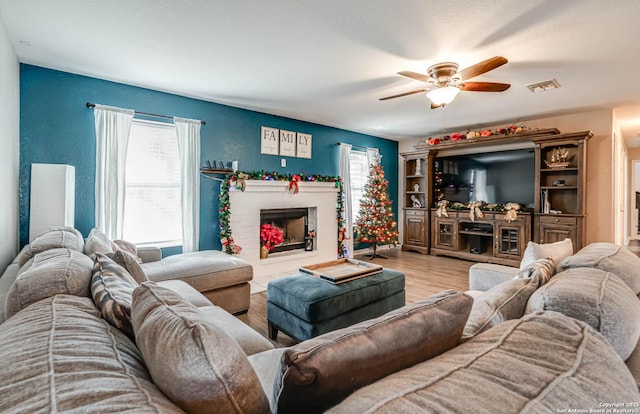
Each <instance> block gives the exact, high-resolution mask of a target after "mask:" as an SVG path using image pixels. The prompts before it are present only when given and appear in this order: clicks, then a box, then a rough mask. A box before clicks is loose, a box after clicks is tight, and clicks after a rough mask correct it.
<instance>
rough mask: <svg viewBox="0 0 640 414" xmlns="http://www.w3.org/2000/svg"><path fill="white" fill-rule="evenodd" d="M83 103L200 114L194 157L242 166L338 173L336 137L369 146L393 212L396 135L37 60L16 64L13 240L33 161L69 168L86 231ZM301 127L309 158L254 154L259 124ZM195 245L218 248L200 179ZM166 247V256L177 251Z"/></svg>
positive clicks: (87, 113)
mask: <svg viewBox="0 0 640 414" xmlns="http://www.w3.org/2000/svg"><path fill="white" fill-rule="evenodd" d="M87 102H92V103H99V104H103V105H111V106H119V107H123V108H129V109H134V110H136V111H140V112H149V113H155V114H163V115H171V116H178V117H184V118H195V119H202V120H205V121H206V122H207V124H206V125H204V126H203V127H202V129H201V139H202V143H201V157H202V162H201V165H203V164H204V163H205V162H206V160H210V161H213V160H218V161H232V160H238V164H239V169H240V170H242V171H256V170H257V171H259V170H265V171H277V172H278V173H289V174H293V173H304V174H322V175H338V146H337V143H338V142H345V143H349V144H353V145H359V146H365V147H376V148H379V149H380V153H381V154H382V155H383V158H382V165H383V168H384V170H385V175H386V178H387V179H388V180H389V193H390V195H391V197H392V198H394V203H393V211H394V214H395V216H396V219H397V217H398V201H397V200H395V198H397V194H398V144H397V142H395V141H391V140H388V139H383V138H379V137H374V136H370V135H364V134H359V133H355V132H350V131H345V130H342V129H337V128H332V127H328V126H323V125H318V124H313V123H310V122H304V121H299V120H295V119H290V118H284V117H280V116H275V115H269V114H265V113H260V112H255V111H249V110H245V109H240V108H235V107H231V106H226V105H221V104H216V103H212V102H206V101H202V100H198V99H192V98H187V97H183V96H179V95H173V94H169V93H164V92H159V91H154V90H150V89H145V88H139V87H135V86H129V85H124V84H120V83H115V82H109V81H105V80H100V79H95V78H90V77H87V76H81V75H75V74H71V73H67V72H61V71H56V70H51V69H45V68H41V67H37V66H32V65H26V64H21V65H20V188H19V192H20V194H19V198H20V201H19V212H20V244H21V245H24V244H26V243H28V237H29V196H30V194H29V187H30V180H31V177H30V175H31V164H32V163H51V164H69V165H73V166H74V167H75V170H76V209H75V226H76V228H77V229H78V230H80V231H81V232H82V234H84V235H85V236H86V235H87V234H88V233H89V231H90V230H91V229H92V228H93V227H94V223H95V219H94V208H95V197H94V181H95V161H96V160H95V150H96V148H95V129H94V117H93V110H91V109H88V108H87V107H86V106H85V104H86V103H87ZM261 126H268V127H273V128H278V129H286V130H290V131H296V132H303V133H308V134H311V135H312V136H313V147H312V157H313V158H312V159H310V160H309V159H302V158H293V157H286V159H287V167H286V168H282V167H280V160H281V158H285V157H280V156H273V155H261V154H260V127H261ZM200 187H201V190H200V249H202V250H205V249H220V241H219V238H218V235H219V221H218V194H219V189H220V188H219V182H218V181H213V180H210V179H207V178H204V177H203V178H201V182H200ZM179 252H180V249H167V250H166V251H165V252H164V253H165V254H175V253H179Z"/></svg>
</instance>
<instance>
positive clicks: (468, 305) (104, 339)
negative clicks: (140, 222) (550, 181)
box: [0, 231, 640, 413]
mask: <svg viewBox="0 0 640 414" xmlns="http://www.w3.org/2000/svg"><path fill="white" fill-rule="evenodd" d="M68 232H69V233H70V234H71V233H72V231H68ZM66 236H67V235H65V238H67V237H66ZM69 239H74V237H73V236H69ZM80 240H82V239H81V238H80ZM69 241H70V240H67V242H66V243H65V246H64V247H60V246H58V247H51V248H50V249H47V250H43V251H38V252H37V253H36V252H34V251H32V252H31V257H30V258H29V259H28V260H27V261H26V262H24V263H22V265H20V264H19V262H21V261H23V260H24V259H25V257H23V258H22V259H21V260H18V258H17V260H16V261H15V262H14V264H12V266H17V267H18V268H19V269H18V271H17V277H16V278H15V281H12V282H11V283H8V282H5V281H3V279H4V277H5V276H6V274H5V275H4V276H3V277H2V278H0V288H1V290H0V292H1V294H2V295H4V296H3V298H4V299H3V302H4V303H3V305H4V308H5V310H6V317H7V319H6V321H4V322H3V323H2V324H0V395H2V398H0V412H3V413H5V412H8V413H22V412H58V411H73V412H82V413H91V412H96V413H103V412H125V411H128V412H136V413H138V412H141V413H144V412H163V413H164V412H203V413H204V412H207V413H208V412H220V413H230V412H235V413H267V412H274V413H275V412H281V413H299V412H305V413H307V412H324V411H329V412H332V413H373V412H380V413H382V412H385V413H387V412H388V413H404V412H407V413H416V412H429V413H432V412H433V413H451V412H459V413H467V412H477V413H497V412H500V413H515V412H529V413H550V412H554V413H555V412H582V411H577V410H586V411H584V412H588V411H589V410H603V411H602V412H605V411H606V410H607V409H611V411H610V412H614V411H613V409H617V410H620V409H627V410H630V411H629V412H633V411H631V410H636V411H637V410H638V408H640V393H639V392H638V385H637V383H636V379H635V378H638V377H637V376H636V377H635V378H634V375H633V373H637V372H639V371H638V370H637V369H636V367H638V366H639V365H634V359H635V358H638V353H639V352H638V351H637V344H638V340H639V338H640V305H639V303H640V301H639V300H638V297H637V295H638V293H640V259H639V258H637V257H635V256H634V255H632V254H630V253H629V252H628V251H626V250H624V249H621V248H619V247H618V246H614V245H610V244H596V245H590V246H587V247H586V248H585V249H583V251H581V252H578V253H577V254H575V255H572V256H570V257H567V258H563V259H562V260H561V262H562V266H561V267H560V268H559V269H556V265H555V263H554V257H551V256H545V257H532V258H531V260H530V261H529V262H528V263H523V266H522V268H521V269H500V268H491V269H486V268H483V267H482V266H479V265H476V266H477V267H474V268H472V271H471V273H470V278H471V284H472V285H473V286H474V287H482V288H483V290H484V291H475V292H468V293H463V292H456V291H444V292H441V293H439V294H437V295H434V296H432V297H429V298H425V299H423V300H421V301H418V302H416V303H412V304H408V305H406V306H404V307H402V308H400V309H396V310H394V311H392V312H389V313H387V314H385V315H383V316H381V317H379V318H376V319H372V320H368V321H365V322H362V323H359V324H357V325H354V326H351V327H348V328H345V329H340V330H337V331H333V332H329V333H327V334H324V335H321V336H318V337H315V338H313V339H310V340H307V341H304V342H301V343H299V344H297V345H294V346H291V347H285V348H275V347H274V346H273V344H272V343H271V342H270V341H268V340H267V339H266V338H264V337H262V336H261V335H259V334H258V333H256V332H255V331H253V330H252V329H251V328H249V327H248V326H246V325H244V324H243V323H242V322H241V321H239V320H238V319H237V318H235V317H234V316H232V315H231V314H230V313H229V312H227V311H225V310H224V309H222V308H220V307H218V306H215V305H212V304H211V302H210V301H209V300H207V299H206V298H205V297H204V296H203V295H202V294H201V293H199V292H198V291H197V290H196V289H194V288H193V287H192V286H190V285H189V284H187V283H185V282H183V281H180V280H165V281H155V282H154V281H145V280H143V279H141V277H142V276H143V274H138V275H137V276H136V275H134V274H135V273H136V272H135V270H134V269H133V268H132V270H131V271H128V270H127V269H126V267H125V266H123V265H122V264H119V263H118V261H120V262H121V263H124V261H123V260H122V258H118V257H117V256H118V254H115V253H114V254H111V255H106V254H103V253H99V252H98V253H95V254H94V255H93V256H92V258H89V256H87V255H85V254H84V253H81V252H80V251H82V252H84V248H85V247H86V246H81V243H76V242H77V240H73V242H72V243H69ZM79 248H81V249H80V251H79V250H78V249H79ZM534 248H539V246H532V250H534ZM35 250H38V249H35ZM555 250H558V249H557V248H556V249H555ZM627 253H629V254H627ZM21 254H22V253H21ZM19 256H20V255H19ZM543 256H544V255H543ZM558 259H559V257H556V260H558ZM563 268H566V270H563ZM501 270H502V271H503V274H502V276H501V278H502V281H499V280H498V279H500V277H499V276H498V274H499V273H500V271H501ZM557 270H560V272H557ZM620 274H621V275H620ZM483 275H485V276H486V275H489V276H488V277H489V278H491V279H492V280H493V283H492V284H491V286H489V283H488V282H487V280H486V278H484V277H483ZM136 277H137V278H138V279H136ZM481 284H484V285H483V286H480V285H481ZM638 359H640V358H638ZM625 362H626V363H625ZM572 410H573V411H572ZM592 412H596V411H592ZM618 412H622V411H618Z"/></svg>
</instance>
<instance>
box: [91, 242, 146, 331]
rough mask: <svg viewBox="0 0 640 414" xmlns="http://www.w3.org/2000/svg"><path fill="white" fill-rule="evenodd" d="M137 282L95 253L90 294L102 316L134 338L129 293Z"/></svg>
mask: <svg viewBox="0 0 640 414" xmlns="http://www.w3.org/2000/svg"><path fill="white" fill-rule="evenodd" d="M136 286H138V283H137V282H136V281H135V280H134V279H133V278H132V277H131V275H129V273H128V272H127V270H126V269H125V268H123V267H122V266H120V265H119V264H117V263H116V262H114V261H113V260H111V259H109V258H108V257H107V256H105V255H103V254H102V253H96V257H95V259H94V261H93V276H92V277H91V295H92V296H93V302H94V303H95V304H96V306H97V307H98V309H100V312H102V317H103V318H104V319H105V320H106V321H107V322H109V323H110V324H111V325H113V326H115V327H116V328H118V329H120V330H121V331H122V332H124V333H125V334H126V335H127V336H128V337H129V338H131V339H134V336H133V327H132V326H131V294H132V293H133V289H135V288H136Z"/></svg>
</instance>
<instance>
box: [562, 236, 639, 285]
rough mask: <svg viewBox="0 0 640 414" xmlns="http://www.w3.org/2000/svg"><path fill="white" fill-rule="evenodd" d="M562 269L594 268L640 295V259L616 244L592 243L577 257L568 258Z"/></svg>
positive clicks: (576, 255)
mask: <svg viewBox="0 0 640 414" xmlns="http://www.w3.org/2000/svg"><path fill="white" fill-rule="evenodd" d="M561 265H562V269H563V270H566V269H574V268H578V267H592V268H595V269H600V270H604V271H605V272H611V273H613V274H614V275H616V276H618V277H619V278H620V279H622V281H624V282H625V283H626V284H627V285H629V287H630V288H631V290H633V292H634V293H635V294H636V295H638V294H640V257H638V256H636V255H635V254H634V253H632V252H630V251H629V250H627V249H626V248H625V247H622V246H618V245H617V244H614V243H604V242H602V243H591V244H590V245H588V246H586V247H584V248H582V249H581V250H580V251H579V252H578V253H576V254H575V255H573V256H571V257H568V258H566V259H565V260H564V261H563V262H562V263H561Z"/></svg>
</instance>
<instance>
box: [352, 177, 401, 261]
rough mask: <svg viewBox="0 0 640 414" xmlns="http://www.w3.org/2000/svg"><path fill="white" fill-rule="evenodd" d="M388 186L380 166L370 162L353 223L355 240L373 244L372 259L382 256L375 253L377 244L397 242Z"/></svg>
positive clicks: (396, 230)
mask: <svg viewBox="0 0 640 414" xmlns="http://www.w3.org/2000/svg"><path fill="white" fill-rule="evenodd" d="M388 186H389V182H388V181H387V180H385V178H384V170H383V169H382V166H381V165H380V164H372V165H371V167H370V169H369V180H368V182H367V184H365V186H364V196H363V197H362V199H361V200H360V208H359V210H358V218H357V220H356V223H355V231H356V233H357V237H356V240H355V241H356V243H370V244H371V245H372V246H373V255H372V256H371V258H372V259H373V258H375V257H383V256H379V255H376V249H377V247H378V245H382V244H387V245H389V244H393V245H394V246H395V245H396V244H398V228H397V224H396V221H395V220H394V219H393V212H392V211H391V204H392V200H391V199H390V198H389V193H388V191H387V188H388Z"/></svg>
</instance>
